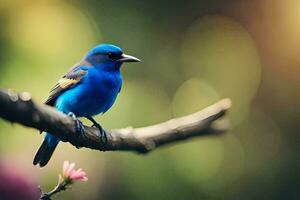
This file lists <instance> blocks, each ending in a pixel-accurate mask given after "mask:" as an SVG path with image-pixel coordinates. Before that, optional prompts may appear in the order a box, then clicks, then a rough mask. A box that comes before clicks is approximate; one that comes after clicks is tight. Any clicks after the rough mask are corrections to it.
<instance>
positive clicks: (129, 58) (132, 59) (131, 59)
mask: <svg viewBox="0 0 300 200" xmlns="http://www.w3.org/2000/svg"><path fill="white" fill-rule="evenodd" d="M118 62H122V63H123V62H141V60H140V59H138V58H136V57H134V56H130V55H126V54H124V53H123V54H122V56H121V58H119V59H118Z"/></svg>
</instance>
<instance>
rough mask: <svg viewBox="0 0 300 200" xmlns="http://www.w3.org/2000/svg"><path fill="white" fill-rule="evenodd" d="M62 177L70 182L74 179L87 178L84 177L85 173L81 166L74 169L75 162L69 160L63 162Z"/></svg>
mask: <svg viewBox="0 0 300 200" xmlns="http://www.w3.org/2000/svg"><path fill="white" fill-rule="evenodd" d="M63 179H65V180H68V181H70V182H72V181H75V180H79V181H87V180H88V178H87V177H86V173H85V172H84V171H83V170H82V169H81V168H79V169H77V170H75V163H70V162H69V161H65V162H64V164H63Z"/></svg>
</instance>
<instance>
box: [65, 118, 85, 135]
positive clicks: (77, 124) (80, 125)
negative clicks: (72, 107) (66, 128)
mask: <svg viewBox="0 0 300 200" xmlns="http://www.w3.org/2000/svg"><path fill="white" fill-rule="evenodd" d="M68 115H69V116H70V117H72V118H73V120H74V121H75V129H76V132H77V133H80V134H81V135H83V134H84V126H83V123H82V122H81V121H80V120H79V119H78V118H77V117H76V115H75V114H74V113H72V112H69V113H68Z"/></svg>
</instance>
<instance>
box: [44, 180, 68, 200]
mask: <svg viewBox="0 0 300 200" xmlns="http://www.w3.org/2000/svg"><path fill="white" fill-rule="evenodd" d="M67 185H68V182H66V181H63V182H61V183H58V184H57V186H56V187H55V188H54V189H53V190H51V191H50V192H46V193H43V192H42V195H41V197H40V200H51V198H50V197H51V196H52V195H54V194H56V193H58V192H60V191H62V190H66V186H67Z"/></svg>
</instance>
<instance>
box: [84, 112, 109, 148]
mask: <svg viewBox="0 0 300 200" xmlns="http://www.w3.org/2000/svg"><path fill="white" fill-rule="evenodd" d="M87 119H89V120H90V121H91V122H92V123H93V125H92V127H94V128H97V129H98V130H99V132H100V137H101V140H102V142H103V143H107V135H106V132H105V130H104V129H103V128H102V126H101V125H100V124H99V123H98V122H96V120H94V119H93V118H92V117H89V118H87Z"/></svg>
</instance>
